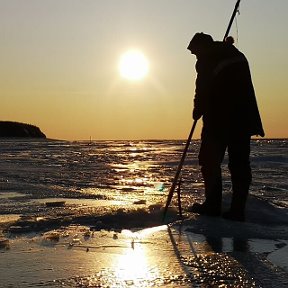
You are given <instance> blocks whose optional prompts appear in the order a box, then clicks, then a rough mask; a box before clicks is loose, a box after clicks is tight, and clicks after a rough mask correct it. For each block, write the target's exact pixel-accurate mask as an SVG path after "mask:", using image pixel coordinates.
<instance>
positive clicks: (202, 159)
mask: <svg viewBox="0 0 288 288" xmlns="http://www.w3.org/2000/svg"><path fill="white" fill-rule="evenodd" d="M226 150H227V152H228V167H229V171H230V175H231V182H232V191H233V193H232V202H231V210H233V211H235V212H239V213H244V209H245V205H246V200H247V197H248V192H249V187H250V184H251V181H252V174H251V167H250V135H248V134H246V133H229V134H227V135H224V136H223V135H221V134H215V133H209V131H206V129H205V128H203V130H202V135H201V146H200V151H199V164H200V166H201V172H202V175H203V179H204V184H205V198H206V199H205V204H206V205H207V207H209V208H211V209H212V210H220V211H221V205H222V174H221V164H222V162H223V159H224V156H225V152H226Z"/></svg>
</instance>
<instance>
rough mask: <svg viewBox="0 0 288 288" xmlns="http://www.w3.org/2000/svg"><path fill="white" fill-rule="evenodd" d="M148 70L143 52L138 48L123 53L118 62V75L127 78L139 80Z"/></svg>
mask: <svg viewBox="0 0 288 288" xmlns="http://www.w3.org/2000/svg"><path fill="white" fill-rule="evenodd" d="M148 70H149V64H148V61H147V59H146V57H145V56H144V54H143V53H142V52H140V51H138V50H129V51H127V52H126V53H124V54H123V55H122V56H121V58H120V62H119V72H120V75H121V76H122V77H123V78H125V79H128V80H141V79H143V78H144V77H145V76H146V75H147V73H148Z"/></svg>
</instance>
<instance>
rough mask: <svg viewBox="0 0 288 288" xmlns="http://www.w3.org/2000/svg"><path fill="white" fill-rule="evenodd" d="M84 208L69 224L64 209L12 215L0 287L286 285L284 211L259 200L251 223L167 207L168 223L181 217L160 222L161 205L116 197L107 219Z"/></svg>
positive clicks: (287, 243) (287, 233)
mask: <svg viewBox="0 0 288 288" xmlns="http://www.w3.org/2000/svg"><path fill="white" fill-rule="evenodd" d="M102 204H103V203H102ZM110 204H111V203H110ZM71 205H72V204H71ZM72 206H73V205H72ZM80 206H81V205H80ZM73 207H74V208H76V207H75V206H73ZM84 207H86V208H87V206H84ZM110 207H111V206H110ZM116 207H117V208H116ZM66 208H67V207H66ZM78 208H79V207H78ZM82 208H83V207H82ZM86 208H85V209H86ZM130 208H131V207H130ZM57 209H58V210H57ZM83 209H84V208H83ZM83 209H80V211H81V213H80V214H81V217H80V214H79V213H78V214H77V213H75V214H73V215H72V214H70V216H69V217H68V216H67V215H66V216H65V217H67V218H66V222H65V221H64V219H65V217H64V216H63V215H62V216H63V217H62V216H61V217H60V216H59V217H58V218H57V217H56V214H57V213H55V212H56V211H60V208H59V207H56V208H55V207H53V208H50V210H51V211H54V218H52V216H51V215H50V216H49V217H48V216H47V219H46V223H45V220H44V219H42V220H41V219H36V218H26V219H21V218H20V219H18V220H17V219H16V218H15V219H13V216H11V219H10V220H11V222H10V224H9V225H7V223H8V222H9V221H8V222H6V226H5V225H4V226H5V227H6V228H5V229H6V230H5V231H6V232H5V231H3V232H2V237H4V238H2V239H7V240H8V243H6V244H7V245H2V249H1V250H0V255H1V263H0V275H1V278H0V279H1V280H0V281H1V287H7V288H8V287H115V288H116V287H199V286H201V285H202V286H203V287H212V286H214V287H219V286H221V285H222V286H221V287H269V288H270V287H277V288H279V287H287V285H288V261H287V259H288V225H287V224H288V219H287V210H286V209H282V208H279V207H273V206H271V205H269V204H267V203H265V202H263V201H260V200H258V199H257V198H253V199H252V200H251V201H250V202H249V205H248V213H247V218H248V220H247V222H246V223H238V222H230V221H226V220H223V219H221V218H210V217H203V216H202V217H201V216H196V215H191V214H190V215H189V214H185V216H187V218H186V219H185V220H184V221H180V220H178V221H177V220H176V219H177V213H176V212H177V211H176V210H175V209H170V210H169V213H168V219H167V221H168V222H169V220H172V219H173V220H176V221H174V222H173V223H172V224H170V225H169V226H167V225H160V224H161V222H160V221H159V219H161V215H162V212H163V210H162V208H161V207H160V206H152V207H145V204H141V205H140V206H138V205H137V208H135V207H134V209H128V208H127V205H126V209H125V208H124V207H121V205H120V206H119V203H118V206H115V207H114V213H111V211H110V213H109V214H106V216H105V217H104V216H102V217H100V216H99V215H98V216H96V214H95V215H93V214H91V210H89V209H86V214H85V213H83V212H84V210H83ZM67 210H69V209H67ZM76 210H77V209H75V210H74V212H75V211H76ZM61 211H62V214H64V212H63V211H65V209H63V207H62V210H61ZM88 211H89V213H90V214H89V213H88ZM66 212H67V211H66ZM78 212H79V211H78ZM94 212H95V211H94ZM59 215H60V214H59ZM149 217H150V218H149ZM49 219H50V220H49ZM51 219H54V220H53V221H52V220H51ZM56 219H58V220H56ZM61 219H62V220H61ZM15 220H16V222H13V221H15ZM48 220H49V221H50V222H49V221H48ZM21 221H22V222H21ZM25 221H26V222H25ZM41 221H43V222H42V224H41V225H39V223H41ZM37 222H39V223H38V224H37ZM44 223H45V224H44ZM51 223H52V224H53V225H52V224H51ZM113 223H114V224H113ZM140 223H142V227H139V226H141V225H140ZM24 224H25V225H24ZM21 225H23V226H22V228H23V227H26V231H25V229H24V228H23V230H22V231H21ZM29 225H30V229H29ZM33 225H34V226H33ZM37 225H38V226H37ZM4 226H2V228H3V227H4ZM9 226H10V229H9ZM137 226H138V227H137ZM145 226H146V228H145ZM13 227H14V228H13ZM17 227H18V228H17ZM108 227H110V228H109V229H108ZM113 227H114V228H113ZM133 227H134V228H133ZM135 227H137V228H135ZM147 227H148V228H147ZM11 228H12V229H11ZM13 229H14V230H13ZM17 229H18V230H17ZM202 286H201V287H202Z"/></svg>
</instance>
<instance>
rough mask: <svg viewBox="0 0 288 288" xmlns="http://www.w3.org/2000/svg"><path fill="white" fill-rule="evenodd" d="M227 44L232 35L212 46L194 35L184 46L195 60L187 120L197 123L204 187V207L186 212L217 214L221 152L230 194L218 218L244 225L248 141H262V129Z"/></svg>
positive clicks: (242, 70) (244, 74)
mask: <svg viewBox="0 0 288 288" xmlns="http://www.w3.org/2000/svg"><path fill="white" fill-rule="evenodd" d="M233 42H234V41H233V38H232V37H229V38H228V39H227V41H224V42H218V41H214V40H213V38H212V37H211V36H210V35H207V34H204V33H196V34H195V35H194V37H193V38H192V40H191V42H190V43H189V46H188V47H187V49H188V50H190V51H191V53H192V54H194V55H196V57H197V62H196V72H197V78H196V90H195V96H194V109H193V119H194V120H198V119H200V118H201V117H202V120H203V128H202V133H201V147H200V151H199V156H198V157H199V164H200V166H201V172H202V175H203V179H204V184H205V201H204V203H202V204H200V203H194V205H192V206H191V207H190V208H189V210H190V211H191V212H194V213H198V214H204V215H209V216H221V205H222V177H221V163H222V161H223V158H224V154H225V151H226V149H227V150H228V156H229V163H228V167H229V170H230V174H231V181H232V190H233V193H232V200H231V206H230V210H228V211H226V212H224V213H223V215H222V216H223V217H224V218H226V219H230V220H234V221H245V205H246V200H247V197H248V191H249V186H250V184H251V180H252V174H251V168H250V160H249V158H250V138H251V136H252V135H260V136H262V137H264V131H263V127H262V123H261V118H260V115H259V111H258V107H257V102H256V97H255V93H254V88H253V84H252V79H251V75H250V69H249V64H248V61H247V59H246V57H245V56H244V55H243V54H242V53H241V52H240V51H239V50H238V49H237V48H236V47H235V46H234V45H233Z"/></svg>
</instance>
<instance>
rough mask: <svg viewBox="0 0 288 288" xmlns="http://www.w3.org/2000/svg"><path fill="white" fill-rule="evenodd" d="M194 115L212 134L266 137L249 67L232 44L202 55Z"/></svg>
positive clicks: (215, 46) (215, 44) (217, 44)
mask: <svg viewBox="0 0 288 288" xmlns="http://www.w3.org/2000/svg"><path fill="white" fill-rule="evenodd" d="M196 71H197V79H196V91H195V97H194V113H196V114H197V115H199V116H203V128H204V129H205V131H209V132H210V133H215V134H217V135H218V134H222V135H227V134H228V135H229V134H231V133H244V134H246V135H247V134H249V135H250V136H252V135H260V136H262V137H264V130H263V127H262V122H261V118H260V114H259V110H258V107H257V102H256V96H255V92H254V87H253V84H252V79H251V74H250V69H249V64H248V61H247V59H246V57H245V56H244V54H242V53H241V52H240V51H239V50H238V49H237V48H235V47H234V46H233V45H232V44H229V43H226V42H216V41H215V42H213V43H212V45H211V47H209V48H208V49H207V50H206V51H205V52H204V53H202V54H201V55H198V60H197V63H196Z"/></svg>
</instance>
